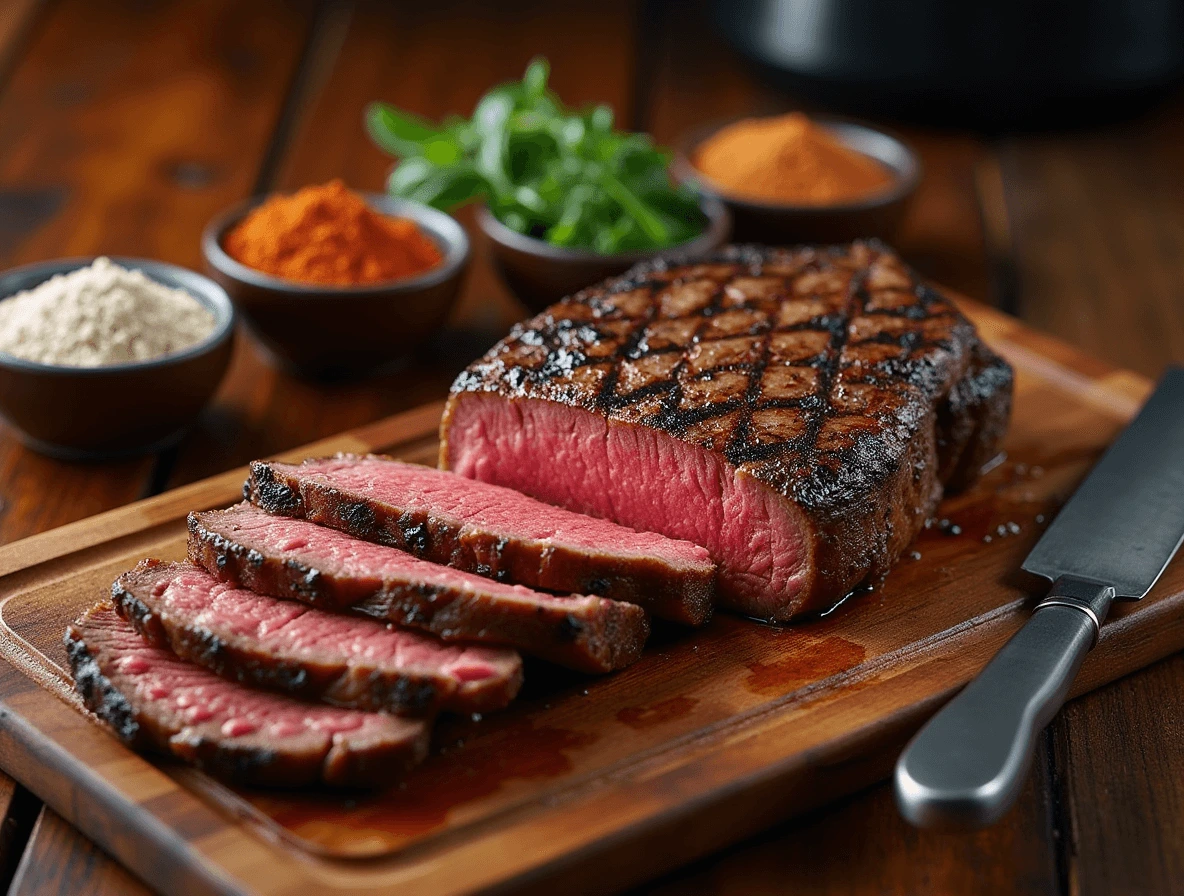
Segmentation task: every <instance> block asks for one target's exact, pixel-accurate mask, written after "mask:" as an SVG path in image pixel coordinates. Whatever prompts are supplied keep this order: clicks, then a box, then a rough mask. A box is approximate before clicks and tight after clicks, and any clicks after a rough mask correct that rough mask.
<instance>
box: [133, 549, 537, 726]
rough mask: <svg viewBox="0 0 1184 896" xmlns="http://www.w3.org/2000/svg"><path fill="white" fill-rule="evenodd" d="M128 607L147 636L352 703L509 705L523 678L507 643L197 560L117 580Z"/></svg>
mask: <svg viewBox="0 0 1184 896" xmlns="http://www.w3.org/2000/svg"><path fill="white" fill-rule="evenodd" d="M111 597H112V600H114V602H115V606H116V609H118V610H119V612H120V615H122V616H123V617H124V618H125V619H127V620H128V621H130V622H131V623H132V625H133V626H134V627H135V629H136V631H138V632H139V633H140V634H141V635H142V636H143V637H144V638H145V639H146V640H147V641H149V642H150V643H152V644H154V645H156V646H157V647H167V648H169V649H171V650H172V651H173V652H174V653H176V654H177V655H179V656H181V657H183V658H184V659H187V660H190V661H192V662H195V663H197V664H198V665H201V666H205V667H206V668H207V669H209V670H211V671H212V672H216V673H217V674H219V675H221V676H222V677H223V678H229V679H232V680H234V681H240V682H243V683H244V684H253V685H256V686H258V687H262V688H267V689H268V690H273V691H281V692H283V693H288V694H292V695H293V696H298V697H302V698H304V699H306V700H319V701H324V702H326V703H331V704H333V705H334V706H344V707H350V708H352V709H365V710H387V711H390V712H398V713H405V714H414V715H430V714H433V713H435V712H436V711H437V710H440V709H449V710H454V711H456V712H485V711H487V710H493V709H501V708H502V707H504V706H505V705H506V704H507V703H509V702H510V701H511V700H512V699H514V695H515V694H517V693H518V688H519V687H521V685H522V658H521V657H519V656H518V654H517V653H515V652H514V651H512V650H508V649H506V648H504V647H481V646H475V645H449V644H444V643H442V642H440V641H438V640H436V639H435V638H432V637H430V636H428V635H422V634H419V633H418V632H413V631H408V630H406V629H398V628H393V627H390V626H387V625H384V624H383V623H381V622H377V621H375V620H373V619H362V618H358V617H355V616H341V615H338V614H335V613H326V612H323V611H321V610H314V609H309V608H308V607H304V606H301V605H300V604H295V603H292V602H290V601H285V600H276V599H275V598H274V597H265V596H264V595H262V594H255V593H254V592H251V591H244V590H242V589H240V588H236V587H234V586H233V585H230V584H227V583H225V582H220V581H219V580H218V579H216V578H214V577H213V576H212V575H210V574H209V573H208V572H206V571H205V570H204V569H201V568H199V567H197V566H194V565H192V564H190V563H162V562H160V561H159V560H144V561H142V562H141V563H140V564H139V565H138V566H137V567H136V568H135V569H133V570H132V571H131V572H128V573H125V574H124V575H122V576H120V577H119V578H118V579H116V581H115V584H114V585H112V586H111Z"/></svg>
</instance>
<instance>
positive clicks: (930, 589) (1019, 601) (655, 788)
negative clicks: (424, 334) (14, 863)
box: [0, 303, 1184, 896]
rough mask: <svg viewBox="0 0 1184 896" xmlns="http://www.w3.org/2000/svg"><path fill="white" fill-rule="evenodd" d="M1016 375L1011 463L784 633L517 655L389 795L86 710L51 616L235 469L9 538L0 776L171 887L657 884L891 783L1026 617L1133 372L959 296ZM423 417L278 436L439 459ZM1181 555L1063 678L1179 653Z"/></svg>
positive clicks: (3, 551) (719, 625)
mask: <svg viewBox="0 0 1184 896" xmlns="http://www.w3.org/2000/svg"><path fill="white" fill-rule="evenodd" d="M965 307H966V310H967V312H968V314H969V315H970V316H971V317H972V318H973V319H974V320H975V322H976V323H977V324H978V326H979V328H980V330H981V331H982V333H983V334H984V336H985V337H986V339H987V340H988V341H989V342H990V343H991V344H992V345H993V346H994V347H995V348H996V349H997V350H998V351H999V352H1000V353H1001V354H1003V355H1004V356H1006V357H1007V358H1008V360H1010V361H1011V362H1012V364H1014V365H1015V367H1016V371H1017V374H1018V377H1017V392H1016V401H1015V413H1014V419H1013V423H1012V427H1011V432H1010V435H1009V437H1008V440H1007V444H1006V450H1007V456H1006V459H1005V460H1004V461H1003V462H1001V463H1000V464H999V465H998V466H996V467H995V468H994V469H993V470H992V471H991V472H990V473H988V474H987V475H986V476H985V478H984V479H983V481H982V482H981V483H980V484H979V485H977V486H976V487H975V488H974V489H973V490H972V491H970V492H968V493H966V494H963V495H960V496H958V497H956V498H952V499H950V500H948V501H947V502H945V503H944V504H943V505H942V507H941V509H940V513H939V519H938V520H937V521H935V524H934V525H933V526H932V527H931V528H929V529H928V530H927V531H925V532H924V533H923V534H922V535H921V537H920V538H919V539H918V541H917V542H916V544H915V545H914V550H913V552H912V553H911V554H910V555H909V556H906V557H905V558H904V559H902V561H901V562H900V564H899V565H898V567H897V568H896V569H895V570H894V571H893V572H892V574H891V575H890V576H889V577H888V578H887V580H886V581H885V582H883V583H882V584H880V585H878V586H877V587H875V588H874V590H871V591H869V592H863V593H859V594H855V595H853V596H852V597H851V598H850V599H849V600H848V601H847V602H846V603H845V604H844V605H842V606H841V607H840V608H839V609H837V610H836V611H834V612H832V613H830V614H828V615H827V616H825V617H824V618H819V619H815V620H812V621H808V622H803V623H801V624H798V625H794V626H791V627H788V628H774V627H769V626H764V625H759V624H756V623H753V622H749V621H746V620H743V619H740V618H737V617H733V616H728V615H722V614H721V615H720V616H718V617H717V618H716V619H715V620H714V621H713V622H712V623H711V624H710V625H708V626H707V627H706V628H704V629H702V630H697V631H686V630H677V629H675V628H673V627H669V628H660V629H659V630H658V631H657V632H656V634H655V637H654V638H653V640H652V644H651V647H650V648H649V650H648V651H647V653H646V656H645V657H644V658H643V659H642V661H641V662H639V663H637V664H636V665H635V666H633V667H632V668H630V669H627V670H625V671H623V672H620V673H618V674H615V675H611V676H607V677H604V678H598V679H593V678H588V677H584V676H579V675H576V674H574V673H569V672H566V671H563V670H557V669H554V668H551V667H547V666H546V665H544V664H541V663H539V664H533V665H530V666H528V670H527V684H526V687H525V688H524V692H523V695H522V697H521V698H520V699H519V700H518V701H517V702H516V703H515V704H514V705H513V706H512V707H511V708H510V709H509V710H507V711H505V712H502V713H499V714H496V715H492V716H489V717H487V718H485V719H469V718H452V719H447V720H444V721H442V723H441V724H440V725H439V729H438V732H437V737H436V743H435V747H434V749H433V754H432V755H431V757H430V758H429V759H428V761H427V762H426V763H425V764H424V766H423V767H422V768H420V769H419V770H417V771H416V772H415V773H414V774H413V775H412V776H411V778H410V780H409V781H408V782H407V783H406V785H404V786H403V787H402V788H399V789H395V790H392V791H390V792H386V793H382V794H374V795H367V794H339V793H338V794H334V793H329V792H324V793H316V794H310V793H307V792H304V793H294V794H286V793H278V792H263V791H251V790H242V789H240V790H234V789H231V788H228V787H225V786H223V785H221V784H218V783H216V782H214V781H212V780H210V779H209V778H207V777H205V776H204V775H202V774H200V773H198V772H195V771H192V770H190V769H186V768H181V767H179V766H176V765H173V764H169V763H166V762H162V761H158V760H151V759H147V758H143V757H140V756H138V755H136V754H134V753H132V752H130V751H129V750H127V749H125V748H124V747H123V746H121V745H120V744H119V743H118V742H117V741H116V740H115V739H114V738H113V737H111V736H110V735H109V734H108V733H107V732H106V730H105V729H103V728H102V727H101V726H99V725H98V724H96V723H94V722H93V721H91V720H90V719H89V718H88V717H87V716H86V715H85V714H84V713H83V712H82V711H81V710H80V707H79V705H78V703H77V701H76V700H75V699H74V697H73V694H72V691H71V690H70V682H69V678H68V676H67V674H66V673H65V671H64V666H65V656H64V650H63V648H62V646H61V636H62V632H63V630H64V628H65V626H66V623H67V622H68V621H69V620H71V619H73V618H74V617H75V616H76V615H77V614H78V613H79V612H80V611H81V610H82V609H83V608H84V607H86V606H88V605H89V604H91V603H92V602H93V601H94V600H96V599H97V598H99V597H100V596H102V595H103V594H104V593H105V592H106V591H107V589H108V587H109V585H110V582H111V580H112V579H113V578H114V577H115V576H116V575H117V574H118V573H119V572H121V571H122V570H124V569H126V568H128V567H130V566H131V565H132V564H133V563H134V562H135V561H136V560H138V559H139V558H141V557H144V556H149V555H153V556H159V557H164V558H173V557H181V556H182V555H183V553H184V531H185V526H184V517H185V514H186V512H188V511H189V510H194V509H204V508H210V507H219V506H225V505H228V504H230V503H233V502H234V501H236V500H238V498H239V490H240V487H241V483H242V480H243V478H244V471H243V470H236V471H232V472H230V473H227V474H225V475H222V476H217V477H214V478H213V479H209V480H206V481H204V482H199V483H196V484H193V485H190V486H186V487H184V488H180V489H177V490H175V491H172V492H169V493H167V494H164V495H160V496H158V497H156V498H152V499H149V500H147V501H142V502H140V503H138V504H133V505H130V506H128V507H125V508H122V509H119V510H116V511H112V512H110V513H105V514H102V515H100V516H97V517H93V518H91V519H89V520H84V521H81V522H78V523H74V524H72V525H69V526H65V527H62V528H61V529H57V530H54V531H52V532H47V533H44V534H42V535H38V536H34V537H32V538H29V539H26V540H24V541H21V542H17V543H15V544H12V545H8V546H6V547H4V548H0V598H2V601H0V651H3V654H4V656H5V658H6V659H7V660H8V661H9V663H8V664H0V757H3V758H2V760H0V762H2V764H3V766H4V768H5V769H6V770H7V771H9V772H10V773H11V774H13V775H14V776H15V777H17V778H18V779H19V780H20V781H21V782H22V783H24V784H25V785H26V786H28V787H29V788H30V789H32V790H33V791H34V792H35V793H36V794H37V795H38V796H39V797H41V798H42V799H44V800H45V801H46V802H47V803H48V804H50V805H51V806H52V807H53V808H54V809H55V810H56V811H57V812H59V813H60V814H61V815H63V816H65V817H66V818H67V819H68V820H69V821H71V822H72V823H73V824H75V825H76V826H77V827H79V828H80V829H81V830H82V831H84V832H85V833H86V834H87V835H88V836H89V837H91V838H93V839H94V840H95V841H97V842H98V843H99V844H100V845H101V846H102V847H103V848H104V849H106V850H107V851H108V852H110V853H112V854H113V855H114V856H116V857H117V858H118V859H119V860H120V861H121V862H122V863H123V864H125V865H126V866H127V867H129V868H130V869H132V870H133V871H134V872H136V873H137V874H138V875H140V876H141V877H142V878H143V879H144V880H146V881H147V882H148V883H150V884H151V885H153V886H154V887H156V888H158V889H160V890H162V891H164V892H211V893H267V894H301V896H307V894H308V893H312V892H316V893H365V892H379V891H380V892H383V893H396V894H411V893H414V894H437V893H440V894H443V893H466V892H472V891H476V890H483V889H491V888H516V887H521V888H526V889H538V890H540V891H547V892H553V891H554V889H555V888H556V887H559V886H562V888H563V892H581V891H601V890H604V889H607V888H611V887H616V886H622V885H625V884H627V883H630V882H633V881H636V880H639V879H642V878H645V877H647V876H650V875H653V874H656V873H658V872H660V871H662V870H664V869H667V868H670V867H672V866H675V865H678V864H681V863H684V862H686V861H688V860H690V859H692V858H694V857H696V856H698V855H701V854H703V853H705V852H707V851H709V850H712V849H715V848H718V847H719V846H721V845H723V844H725V843H727V842H730V841H733V840H736V839H739V838H741V837H744V836H746V835H748V834H750V833H752V832H754V831H757V830H759V829H761V828H762V827H765V826H768V825H769V824H771V823H773V822H774V821H776V820H778V819H781V818H784V817H786V816H788V815H790V814H792V813H795V812H799V811H802V810H804V809H807V808H810V807H812V806H815V805H817V804H819V803H821V802H823V801H825V800H828V799H831V798H834V797H836V796H838V795H841V794H844V793H848V792H851V791H853V790H855V789H857V788H859V787H862V786H865V785H866V784H868V783H870V782H872V781H874V780H877V779H880V778H883V777H884V776H886V775H887V774H888V773H889V771H890V769H891V766H892V763H893V761H894V760H895V757H896V754H897V752H898V750H899V748H900V746H901V745H902V744H903V742H904V741H905V740H906V739H907V737H908V736H909V735H910V734H911V733H912V732H913V731H915V730H916V728H917V727H918V726H919V725H920V723H921V722H922V721H923V720H924V719H925V718H926V717H927V715H928V714H930V713H931V712H932V711H933V710H934V709H935V708H936V707H937V706H938V705H940V703H941V702H942V701H943V700H944V699H946V698H948V697H949V696H950V694H951V693H952V692H953V691H954V690H955V689H957V688H958V687H960V686H961V685H962V684H964V683H965V682H966V681H967V680H968V679H969V678H970V677H971V676H972V675H974V674H975V673H976V672H977V671H978V670H979V669H980V668H981V667H982V666H983V664H984V663H985V662H986V661H987V659H988V658H989V657H990V656H991V654H992V653H993V652H994V651H995V650H996V649H997V648H998V647H999V646H1000V645H1001V644H1002V643H1003V642H1004V640H1005V639H1006V638H1007V637H1009V636H1010V635H1011V634H1012V633H1013V632H1014V631H1015V629H1016V628H1017V627H1018V626H1019V625H1020V623H1021V622H1022V621H1023V619H1024V618H1025V614H1026V612H1027V610H1028V609H1029V599H1030V595H1033V594H1036V593H1038V592H1039V591H1040V589H1041V585H1040V583H1039V582H1036V581H1032V580H1029V579H1026V578H1025V577H1023V575H1022V574H1021V573H1019V572H1018V568H1019V564H1020V561H1021V559H1022V558H1023V557H1024V555H1025V554H1026V553H1027V552H1028V550H1029V548H1030V547H1031V546H1032V544H1033V542H1034V541H1035V540H1036V538H1037V537H1038V535H1039V533H1040V531H1041V530H1042V528H1043V526H1044V525H1046V524H1047V521H1048V520H1049V519H1050V518H1051V516H1052V515H1053V514H1054V513H1055V512H1056V509H1057V507H1058V506H1059V504H1060V503H1061V502H1063V500H1064V499H1065V497H1067V496H1068V495H1069V494H1070V493H1071V491H1072V490H1073V488H1074V486H1075V484H1076V483H1077V482H1078V481H1079V479H1080V478H1081V476H1082V475H1083V473H1084V472H1085V471H1086V470H1087V469H1088V467H1089V465H1090V464H1091V462H1092V461H1093V460H1094V459H1095V457H1096V456H1097V455H1098V453H1099V452H1100V451H1101V450H1102V448H1103V447H1104V446H1105V445H1106V444H1107V443H1108V442H1109V441H1110V440H1111V439H1112V438H1113V436H1114V434H1115V433H1116V432H1117V430H1118V429H1119V428H1120V427H1121V426H1122V425H1123V423H1124V422H1125V421H1126V420H1127V419H1128V418H1129V417H1130V416H1131V415H1132V414H1133V413H1134V412H1135V410H1136V409H1137V407H1138V406H1139V404H1140V402H1141V400H1142V399H1143V398H1144V397H1145V395H1146V394H1147V392H1148V390H1149V389H1150V384H1149V383H1148V382H1147V381H1145V380H1144V379H1142V378H1140V377H1137V376H1135V375H1133V374H1128V373H1123V372H1120V371H1114V370H1112V369H1110V368H1108V367H1106V366H1105V365H1102V364H1100V363H1098V362H1095V361H1091V360H1089V359H1087V358H1083V357H1082V356H1081V355H1079V354H1078V353H1076V352H1074V351H1073V350H1071V349H1068V348H1066V347H1065V346H1063V345H1060V344H1058V343H1056V342H1054V341H1052V340H1050V339H1048V338H1046V337H1042V336H1039V335H1038V334H1036V333H1034V332H1032V331H1030V330H1027V329H1025V328H1024V327H1023V326H1021V325H1020V324H1019V323H1017V322H1016V321H1014V320H1012V319H1010V318H1007V317H1005V316H1003V315H1001V314H998V313H997V312H993V311H990V310H988V309H985V308H982V307H981V306H976V305H973V304H971V303H966V306H965ZM440 409H441V406H440V405H438V404H437V405H431V406H427V407H424V408H420V409H418V410H416V411H412V412H410V413H406V414H402V415H399V416H396V417H392V418H390V419H388V420H384V421H381V422H379V423H376V424H373V425H371V426H368V427H365V428H362V429H359V430H355V431H352V432H350V433H346V434H343V435H341V436H339V437H335V438H332V439H328V440H326V441H324V442H319V443H317V444H315V445H311V446H308V447H307V448H304V449H301V450H298V451H294V452H291V453H290V454H289V455H287V459H290V460H297V459H300V458H302V457H307V456H315V455H321V454H326V453H331V452H334V451H342V450H347V451H381V452H385V453H389V454H392V455H394V456H397V457H401V458H403V459H406V460H411V461H417V462H422V463H432V462H433V461H434V458H435V450H436V439H435V432H436V426H437V423H438V420H439V414H440ZM1182 605H1184V564H1180V563H1177V564H1174V565H1173V566H1172V567H1171V568H1170V569H1169V570H1168V572H1167V573H1166V574H1165V575H1164V576H1163V578H1162V579H1161V580H1160V582H1159V584H1158V585H1157V587H1156V588H1155V590H1154V591H1153V593H1152V595H1151V596H1149V597H1148V598H1146V599H1145V600H1144V601H1143V602H1141V603H1139V604H1137V605H1122V606H1119V607H1118V608H1117V609H1116V611H1115V613H1114V617H1113V619H1112V620H1111V621H1110V622H1108V623H1107V624H1106V626H1105V628H1104V631H1103V635H1102V639H1101V642H1100V644H1099V645H1098V648H1097V649H1096V650H1095V651H1094V652H1093V653H1092V654H1091V655H1090V657H1089V659H1088V660H1087V662H1086V665H1085V668H1084V669H1083V671H1082V674H1081V677H1080V678H1079V680H1078V682H1077V691H1078V692H1083V691H1085V690H1088V689H1091V688H1095V687H1098V686H1099V685H1101V684H1103V683H1105V682H1108V681H1110V680H1113V679H1114V678H1117V677H1119V676H1121V675H1124V674H1126V673H1128V672H1131V671H1133V670H1135V669H1138V668H1140V667H1142V666H1144V665H1146V664H1148V663H1151V662H1153V661H1155V660H1157V659H1159V658H1161V657H1164V656H1166V655H1168V654H1170V653H1172V652H1174V651H1176V650H1179V649H1181V648H1182V647H1184V615H1182V614H1181V613H1180V612H1179V609H1180V607H1181V606H1182Z"/></svg>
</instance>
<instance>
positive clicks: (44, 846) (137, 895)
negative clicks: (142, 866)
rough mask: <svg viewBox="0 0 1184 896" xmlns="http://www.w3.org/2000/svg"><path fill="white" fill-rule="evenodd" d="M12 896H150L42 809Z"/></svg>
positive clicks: (140, 886)
mask: <svg viewBox="0 0 1184 896" xmlns="http://www.w3.org/2000/svg"><path fill="white" fill-rule="evenodd" d="M8 893H9V896H46V894H48V893H61V894H67V893H68V894H70V896H151V891H150V890H148V888H147V887H145V886H144V885H143V884H141V883H140V882H139V881H138V880H136V879H135V878H134V877H132V876H131V875H130V874H128V873H127V872H126V871H124V870H123V868H121V867H120V866H119V865H118V864H116V863H115V862H114V861H112V860H111V858H110V857H108V856H107V854H106V853H104V852H103V851H102V850H100V849H99V848H98V847H97V846H95V845H94V844H93V843H91V842H90V841H89V840H87V839H86V838H85V837H83V836H82V835H81V834H80V833H78V831H76V830H74V828H72V827H71V826H70V825H69V824H68V823H67V822H66V821H64V820H63V819H62V817H61V816H60V815H58V814H57V813H56V812H54V811H53V810H52V809H43V810H42V811H41V816H40V817H39V818H38V819H37V826H36V827H35V828H34V829H33V836H32V837H30V838H29V845H28V848H27V849H26V850H25V854H24V858H23V859H22V860H21V864H20V867H19V868H18V869H17V873H16V877H15V878H14V879H13V882H12V888H11V889H10V890H9V891H8Z"/></svg>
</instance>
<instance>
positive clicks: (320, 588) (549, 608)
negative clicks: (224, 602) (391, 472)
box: [189, 504, 649, 672]
mask: <svg viewBox="0 0 1184 896" xmlns="http://www.w3.org/2000/svg"><path fill="white" fill-rule="evenodd" d="M189 558H190V559H191V560H192V561H193V562H194V563H197V564H198V565H200V566H202V567H204V568H205V569H207V570H208V571H209V572H210V573H212V574H213V575H215V576H217V577H219V578H221V579H224V580H226V581H228V582H234V583H236V584H239V585H242V586H243V587H246V588H250V589H251V590H253V591H258V592H261V593H263V594H271V595H274V596H276V597H282V598H287V599H289V600H298V601H301V602H303V603H306V604H309V605H311V606H315V607H320V608H323V609H327V610H333V611H339V612H340V611H345V610H349V611H351V612H355V613H362V614H365V615H367V616H371V617H374V618H376V619H383V620H390V621H392V622H395V623H397V624H399V625H407V626H411V627H413V628H418V629H422V630H424V631H429V632H432V633H433V634H435V635H436V636H438V637H440V638H443V639H445V640H472V641H483V642H487V643H497V644H507V645H510V646H513V647H517V648H519V649H521V650H523V651H525V652H527V653H530V654H533V655H535V656H538V657H541V658H543V659H546V660H550V661H552V662H555V663H559V664H561V665H564V666H568V667H570V668H573V669H578V670H580V671H583V672H609V671H611V670H613V669H619V668H622V667H624V666H627V665H629V664H630V663H632V662H634V661H635V660H637V658H638V657H640V656H641V651H642V648H643V647H644V646H645V641H646V637H647V636H648V634H649V620H648V618H647V617H646V614H645V611H644V610H642V609H641V608H640V607H638V606H636V605H635V604H629V603H623V602H620V601H613V600H608V599H606V598H602V597H590V596H584V595H570V596H566V597H557V596H555V595H551V594H543V593H541V592H538V591H532V590H530V589H528V588H524V587H522V586H520V585H507V584H502V583H500V582H494V581H491V580H489V579H486V578H482V577H481V576H478V575H475V574H473V573H467V572H462V571H460V570H456V569H452V568H451V567H447V566H440V565H439V564H436V563H429V562H428V561H426V560H419V559H417V558H415V557H412V556H411V555H410V554H408V553H406V552H404V551H400V550H398V549H396V548H391V547H386V546H384V545H380V544H373V543H371V542H366V541H361V540H360V539H357V538H353V537H351V536H349V535H346V534H344V533H342V532H338V531H336V530H334V529H329V528H326V527H324V526H318V525H316V524H314V523H310V522H308V521H306V520H300V519H292V518H289V517H280V516H273V515H271V514H268V513H265V512H264V511H262V510H260V509H259V508H257V507H255V506H254V505H251V504H239V505H238V506H236V507H231V508H230V509H229V510H214V511H209V512H206V513H191V514H190V515H189Z"/></svg>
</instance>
